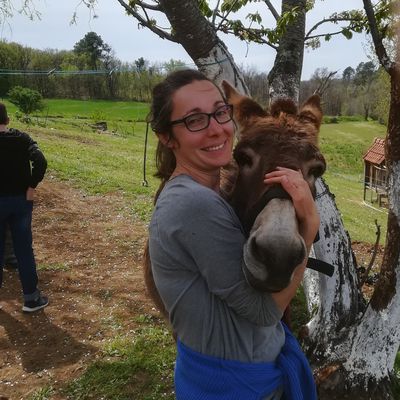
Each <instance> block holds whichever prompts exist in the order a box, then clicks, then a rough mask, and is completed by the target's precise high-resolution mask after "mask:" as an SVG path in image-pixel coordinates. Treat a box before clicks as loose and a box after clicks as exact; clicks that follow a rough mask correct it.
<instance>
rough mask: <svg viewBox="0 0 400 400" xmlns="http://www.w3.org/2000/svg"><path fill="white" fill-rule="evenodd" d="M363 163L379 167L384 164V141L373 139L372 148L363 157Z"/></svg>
mask: <svg viewBox="0 0 400 400" xmlns="http://www.w3.org/2000/svg"><path fill="white" fill-rule="evenodd" d="M363 159H364V161H368V162H370V163H372V164H376V165H381V164H383V163H384V162H385V139H381V138H375V139H374V143H373V144H372V146H371V147H370V148H369V149H368V150H367V152H366V153H365V154H364V156H363Z"/></svg>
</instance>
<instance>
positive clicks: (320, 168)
mask: <svg viewBox="0 0 400 400" xmlns="http://www.w3.org/2000/svg"><path fill="white" fill-rule="evenodd" d="M324 172H325V165H323V164H322V163H321V164H318V165H315V166H313V167H312V168H310V170H309V171H308V174H309V175H312V176H313V177H314V178H319V177H320V176H322V175H323V174H324Z"/></svg>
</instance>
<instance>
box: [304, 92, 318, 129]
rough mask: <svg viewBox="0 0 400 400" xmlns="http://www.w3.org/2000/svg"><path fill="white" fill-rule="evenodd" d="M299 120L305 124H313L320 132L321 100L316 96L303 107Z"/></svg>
mask: <svg viewBox="0 0 400 400" xmlns="http://www.w3.org/2000/svg"><path fill="white" fill-rule="evenodd" d="M299 120H300V121H301V122H304V123H311V124H313V125H314V126H315V128H316V129H317V130H319V128H320V126H321V122H322V109H321V98H320V97H319V96H318V95H317V94H314V95H312V96H311V97H310V98H309V99H308V100H307V101H306V102H305V103H304V104H303V106H302V107H301V109H300V113H299Z"/></svg>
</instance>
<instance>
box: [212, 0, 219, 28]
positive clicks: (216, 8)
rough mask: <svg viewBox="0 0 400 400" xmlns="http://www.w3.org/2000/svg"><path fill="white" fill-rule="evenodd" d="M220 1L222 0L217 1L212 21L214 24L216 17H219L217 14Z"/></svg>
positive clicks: (213, 24)
mask: <svg viewBox="0 0 400 400" xmlns="http://www.w3.org/2000/svg"><path fill="white" fill-rule="evenodd" d="M219 3H220V0H218V1H217V5H216V6H215V8H214V11H213V16H212V22H211V23H212V26H215V19H216V18H217V15H218V9H219Z"/></svg>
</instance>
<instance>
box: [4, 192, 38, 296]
mask: <svg viewBox="0 0 400 400" xmlns="http://www.w3.org/2000/svg"><path fill="white" fill-rule="evenodd" d="M32 207H33V202H32V201H28V200H26V195H25V194H24V195H20V196H0V287H1V283H2V279H3V267H2V265H3V257H4V239H5V229H6V224H8V226H9V227H10V231H11V236H12V239H13V244H14V251H15V255H16V257H17V260H18V271H19V275H20V279H21V284H22V291H23V293H24V300H25V301H32V300H36V299H37V298H38V297H39V295H40V293H39V290H38V289H37V284H38V276H37V273H36V264H35V257H34V254H33V249H32V229H31V225H32Z"/></svg>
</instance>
